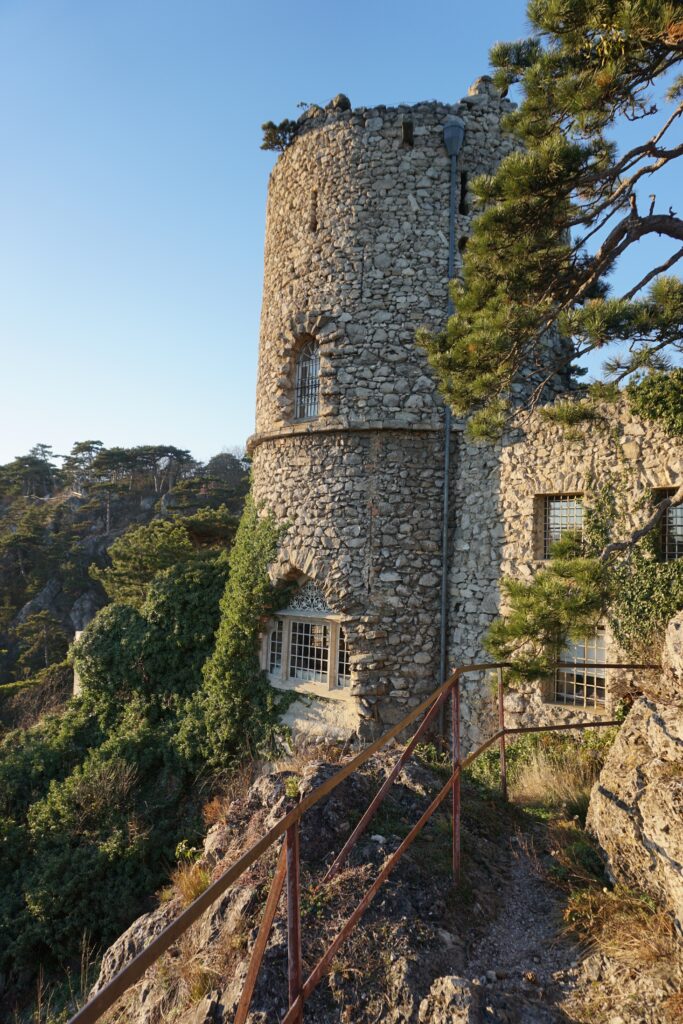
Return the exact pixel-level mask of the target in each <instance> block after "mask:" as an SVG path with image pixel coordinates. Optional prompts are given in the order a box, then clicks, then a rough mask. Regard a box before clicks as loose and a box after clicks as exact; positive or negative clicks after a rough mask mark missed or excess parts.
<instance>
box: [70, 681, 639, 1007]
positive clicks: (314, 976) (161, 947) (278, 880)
mask: <svg viewBox="0 0 683 1024" xmlns="http://www.w3.org/2000/svg"><path fill="white" fill-rule="evenodd" d="M506 667H509V666H508V665H507V664H504V663H499V662H497V663H493V664H472V665H465V666H462V667H460V668H457V669H455V671H454V672H453V673H452V674H451V675H450V676H449V678H448V679H447V680H446V681H445V682H444V683H443V684H442V685H441V686H440V687H439V688H438V689H437V690H435V691H434V692H433V693H432V694H430V696H429V697H427V698H426V699H425V700H423V701H422V702H421V703H420V704H418V706H417V707H415V708H413V710H412V711H410V712H409V713H408V714H407V715H406V716H405V717H404V718H403V719H401V721H400V722H398V723H397V724H396V725H394V726H392V728H391V729H389V730H388V731H387V732H386V733H384V735H382V736H380V737H379V738H378V739H376V740H375V741H374V742H373V743H370V744H369V745H368V746H367V747H365V749H364V750H362V751H361V752H360V753H359V754H356V756H355V757H353V758H351V760H350V761H348V762H347V763H346V764H345V765H342V767H341V768H340V769H339V771H337V772H336V773H335V774H334V775H333V776H331V778H329V779H327V780H326V781H325V782H323V783H322V785H320V786H318V787H317V788H316V789H314V790H312V791H311V792H310V793H309V794H308V795H307V796H305V797H304V798H303V799H302V800H301V801H300V802H299V803H298V804H297V805H296V806H295V807H294V808H293V809H292V810H290V811H289V812H288V813H287V814H285V815H284V817H283V818H281V819H280V820H279V821H278V822H276V824H275V825H273V827H272V828H271V829H270V830H269V831H268V832H267V833H266V834H265V835H264V836H263V837H262V838H261V839H259V840H258V842H256V843H255V844H254V845H253V846H252V847H250V849H248V850H247V851H246V852H245V853H244V854H242V856H241V857H240V858H239V859H238V860H237V861H235V863H234V864H232V865H231V866H230V867H229V868H227V869H226V870H225V871H224V872H223V873H222V874H221V875H220V876H219V877H218V878H217V879H215V880H214V881H213V882H212V883H211V885H209V886H208V888H207V889H205V890H204V892H203V893H201V895H200V896H198V897H197V899H196V900H194V902H192V903H191V904H190V905H189V906H188V907H186V908H185V910H183V911H182V913H180V914H179V915H178V917H176V918H175V919H174V920H173V921H171V923H170V924H169V925H167V926H166V928H164V930H163V931H162V932H160V933H159V935H157V937H156V938H155V939H153V940H152V941H151V942H150V943H149V945H147V946H146V947H145V948H144V949H143V950H141V951H140V952H139V953H138V954H137V955H136V956H135V957H134V958H133V959H132V960H131V961H130V962H129V963H128V964H126V966H125V967H123V968H122V969H121V970H120V971H119V972H118V974H116V975H115V976H114V977H113V978H112V979H111V981H109V982H108V983H107V984H106V985H105V986H104V987H103V988H102V989H100V991H99V992H97V993H96V995H94V996H93V997H92V999H90V1000H89V1002H87V1003H86V1004H85V1006H83V1007H82V1008H81V1009H80V1010H79V1011H78V1012H77V1013H76V1014H75V1015H74V1016H73V1017H72V1018H71V1020H70V1022H69V1024H94V1022H95V1021H98V1020H99V1019H100V1018H101V1017H102V1015H103V1014H104V1013H106V1012H107V1010H109V1009H111V1007H112V1006H113V1005H114V1004H115V1003H116V1001H117V1000H118V999H119V998H120V997H121V996H122V995H123V994H124V993H125V992H126V991H127V990H128V989H129V988H130V987H131V986H132V985H134V984H135V982H136V981H139V979H140V978H141V977H142V976H143V974H144V973H145V971H146V970H147V969H148V968H149V967H151V966H152V964H154V963H155V962H156V961H157V960H158V959H159V958H160V957H161V956H162V955H163V954H164V953H165V952H166V951H167V950H168V949H170V948H171V946H173V945H174V943H175V942H176V941H177V940H178V939H179V938H180V936H181V935H183V934H184V932H186V931H187V929H188V928H189V927H190V925H192V924H193V923H194V922H195V921H196V920H198V918H199V917H201V915H202V914H203V913H204V912H205V911H206V910H207V909H208V908H209V907H210V906H211V905H212V904H213V903H214V902H215V901H216V900H217V899H218V898H219V897H220V896H222V895H223V893H224V892H225V891H226V890H227V889H228V888H230V886H231V885H233V884H234V882H236V881H237V879H238V878H239V877H240V876H241V875H242V874H244V872H245V871H246V870H247V869H248V868H249V867H251V865H252V864H254V863H255V862H256V861H257V860H258V859H259V857H261V856H262V854H264V853H265V852H266V850H268V849H269V848H270V847H271V846H273V845H274V844H275V843H276V842H277V841H278V839H280V837H281V836H284V839H283V841H282V846H281V849H280V854H279V857H278V861H277V866H276V868H275V875H274V877H273V881H272V883H271V887H270V891H269V894H268V898H267V900H266V906H265V909H264V913H263V918H262V920H261V924H260V927H259V931H258V934H257V937H256V941H255V942H254V946H253V948H252V953H251V959H250V962H249V968H248V970H247V976H246V979H245V983H244V987H243V990H242V995H241V998H240V1001H239V1004H238V1007H237V1011H236V1013H235V1017H234V1021H233V1024H244V1022H245V1021H246V1019H247V1016H248V1013H249V1007H250V1005H251V999H252V996H253V993H254V989H255V987H256V981H257V978H258V974H259V970H260V967H261V963H262V960H263V956H264V953H265V950H266V946H267V943H268V938H269V935H270V932H271V929H272V926H273V922H274V920H275V915H276V913H277V907H278V903H279V900H280V896H281V894H282V889H283V886H284V884H285V879H286V882H287V956H288V989H289V1009H288V1010H287V1013H286V1014H285V1016H284V1017H283V1018H282V1021H281V1024H295V1022H299V1021H301V1020H302V1019H303V1010H304V1004H305V1002H306V1000H307V999H308V998H309V997H310V995H311V993H312V992H313V991H314V989H315V988H316V987H317V985H318V984H319V983H320V981H321V980H322V978H323V977H324V976H325V974H326V973H327V970H328V968H329V966H330V964H331V962H332V960H333V958H334V956H335V955H336V953H337V951H338V950H339V948H340V946H341V945H342V944H343V942H344V941H345V940H346V938H347V937H348V935H349V934H350V933H351V932H352V931H353V929H354V927H355V926H356V924H357V923H358V921H359V920H360V918H361V917H362V915H363V914H364V913H365V911H366V909H367V908H368V906H369V905H370V903H371V902H372V900H373V898H374V896H375V895H376V893H377V892H378V890H379V889H380V888H381V886H382V884H383V883H384V882H385V880H386V879H387V878H388V876H389V874H390V873H391V872H392V870H393V869H394V867H395V866H396V864H397V863H398V861H399V860H400V859H401V857H402V856H403V854H404V853H405V851H406V850H407V849H408V847H409V846H410V845H411V844H412V843H413V841H414V840H415V839H416V837H417V836H418V834H419V833H420V831H421V830H422V828H423V827H424V826H425V825H426V823H427V822H428V821H429V819H430V818H431V817H432V815H433V814H434V812H435V811H436V810H437V809H438V808H439V807H440V806H441V804H442V803H443V802H444V800H445V799H446V797H447V796H448V795H449V793H450V794H451V806H452V833H453V839H452V866H453V876H454V878H455V880H456V882H457V881H459V878H460V808H461V799H460V782H461V777H462V772H463V771H464V770H465V768H467V767H468V766H469V765H471V764H472V763H473V762H474V761H475V760H476V759H477V758H478V757H479V756H480V755H481V754H483V753H484V751H485V750H487V749H488V748H489V747H491V746H492V745H493V744H494V743H496V742H497V743H498V744H499V749H500V779H501V791H502V795H503V797H506V796H507V769H506V758H505V744H506V737H507V736H512V735H520V734H523V733H532V732H550V731H560V730H566V729H585V728H596V727H598V728H600V727H603V728H604V727H605V726H614V725H618V724H619V723H618V722H616V721H613V720H605V719H599V720H597V719H596V720H593V721H583V722H571V723H564V724H558V725H543V726H541V725H534V726H522V727H514V728H507V727H506V725H505V703H504V690H503V669H504V668H506ZM556 667H557V668H564V667H574V666H569V665H565V664H564V663H562V662H560V663H558V664H557V666H556ZM583 667H585V668H602V669H624V670H634V669H652V668H655V667H656V666H654V665H633V664H615V663H611V662H600V663H597V662H595V663H590V664H588V663H586V664H585V666H584V664H583V663H582V668H583ZM492 670H496V672H497V675H498V685H497V689H498V693H497V704H498V729H497V731H496V732H495V733H494V734H493V735H492V736H490V737H489V738H488V739H487V740H486V741H485V742H484V743H481V744H480V745H479V746H478V747H477V748H476V749H475V750H474V751H472V752H471V753H470V754H468V756H467V757H465V758H462V756H461V742H460V732H461V729H460V679H461V678H462V676H464V675H467V674H468V673H471V672H489V671H492ZM449 695H452V702H451V754H452V759H451V766H452V770H451V774H450V777H449V779H448V781H447V782H446V783H445V784H444V786H443V787H442V788H441V790H440V791H439V793H438V794H437V795H436V796H435V797H434V799H433V800H432V802H431V803H430V805H429V807H428V808H427V809H426V811H424V813H423V814H422V816H421V817H420V819H419V821H417V823H416V824H415V825H414V826H413V828H412V829H411V830H410V832H408V834H407V835H406V836H405V838H404V839H403V840H402V841H401V843H400V845H399V846H398V847H397V849H396V850H395V851H394V852H393V853H392V854H391V856H390V857H388V858H387V860H386V861H385V863H384V865H383V867H382V869H381V870H380V872H379V874H378V875H377V877H376V878H375V880H374V882H373V883H372V885H371V886H370V888H369V889H368V890H367V892H366V893H365V895H364V896H363V898H362V899H361V900H360V902H359V903H358V905H357V907H356V908H355V910H354V911H353V912H352V914H351V915H350V916H349V917H348V919H347V920H346V922H345V923H344V925H343V926H342V928H341V929H340V931H339V932H338V933H337V935H336V936H335V938H334V939H333V941H332V943H331V944H330V945H329V947H328V948H327V950H326V951H325V953H323V955H322V956H321V957H320V959H319V960H318V962H317V963H316V965H315V967H314V968H313V970H312V971H311V972H310V974H309V975H308V977H307V978H306V979H305V980H304V978H303V967H302V955H301V906H300V884H299V859H300V858H299V822H300V821H301V819H302V818H303V816H304V814H305V813H306V811H308V810H310V808H311V807H313V806H314V805H315V804H317V803H318V802H319V801H320V800H322V799H324V797H326V796H328V795H329V794H330V793H331V792H332V791H333V790H334V789H336V788H337V786H339V785H340V784H341V783H342V782H343V781H344V780H345V779H347V778H348V777H349V776H350V775H352V774H353V773H354V772H355V771H357V770H358V769H359V768H360V767H361V765H363V764H365V762H366V761H368V760H369V759H370V758H371V757H373V756H374V755H375V754H376V753H377V752H378V751H379V750H381V749H382V748H383V747H385V746H386V745H387V744H388V743H389V742H390V741H391V740H392V739H394V738H395V737H397V736H399V735H400V734H401V733H403V732H405V730H406V729H407V728H408V727H409V726H411V725H412V724H413V722H415V721H416V720H417V719H418V718H419V717H420V716H421V715H422V714H423V713H425V712H426V714H425V715H424V718H423V720H422V722H421V724H420V725H419V727H418V729H417V730H416V732H415V734H414V736H413V737H412V739H411V740H410V741H409V743H408V744H407V745H406V747H405V748H404V750H403V751H402V753H401V754H400V756H399V757H398V759H397V761H396V764H395V765H394V767H393V768H392V770H391V772H390V773H389V775H388V776H387V778H386V780H385V781H384V782H383V784H382V785H381V786H380V788H379V790H378V792H377V793H376V794H375V796H374V798H373V800H372V801H371V803H370V805H369V806H368V809H367V810H366V811H365V813H364V814H363V816H362V818H361V819H360V821H359V822H358V824H357V825H356V827H355V828H354V830H353V831H352V833H351V835H350V836H349V838H348V839H347V841H346V843H345V844H344V846H343V848H342V849H341V851H340V852H339V854H338V855H337V857H336V859H335V860H334V862H333V863H332V865H331V867H330V868H329V870H328V872H327V874H326V875H325V878H324V879H323V884H324V883H325V882H327V881H329V880H330V879H331V878H333V877H334V876H335V875H336V874H337V873H338V872H339V871H340V870H341V868H342V867H343V865H344V863H345V862H346V860H347V858H348V856H349V854H350V853H351V850H352V849H353V847H354V846H355V844H356V843H357V841H358V839H359V838H360V836H361V835H362V833H363V832H364V831H365V829H366V828H367V826H368V824H369V822H370V820H371V819H372V817H373V816H374V814H375V813H376V811H377V809H378V807H379V806H380V804H381V803H382V801H383V800H384V798H385V796H386V795H387V793H388V792H389V789H390V788H391V785H392V783H393V782H394V781H395V779H396V777H397V776H398V774H399V772H400V771H401V769H402V768H403V766H404V765H405V763H406V762H407V761H408V759H409V758H410V756H411V754H412V753H413V752H414V750H415V748H416V746H417V744H418V742H419V740H420V739H421V737H423V736H424V735H425V733H426V732H427V730H428V729H429V726H430V725H431V724H432V723H433V721H434V718H435V716H436V715H437V713H438V712H439V710H440V709H441V708H443V707H444V705H445V703H446V701H447V700H448V697H449ZM567 706H568V707H571V705H567Z"/></svg>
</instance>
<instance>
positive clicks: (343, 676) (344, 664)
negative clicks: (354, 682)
mask: <svg viewBox="0 0 683 1024" xmlns="http://www.w3.org/2000/svg"><path fill="white" fill-rule="evenodd" d="M350 681H351V662H350V658H349V647H348V644H347V642H346V633H345V632H344V627H343V626H340V627H339V646H338V649H337V686H348V685H349V682H350Z"/></svg>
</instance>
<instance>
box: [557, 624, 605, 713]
mask: <svg viewBox="0 0 683 1024" xmlns="http://www.w3.org/2000/svg"><path fill="white" fill-rule="evenodd" d="M606 660H607V659H606V656H605V631H604V629H603V628H599V629H598V630H597V631H596V632H595V634H594V635H593V636H591V637H586V639H585V640H582V641H581V642H579V643H569V644H568V645H567V647H565V648H564V650H563V651H562V653H561V655H560V661H563V662H569V663H570V664H571V667H570V668H558V669H556V670H555V679H554V685H553V696H552V699H553V701H554V702H555V703H556V704H571V705H572V706H573V707H581V708H604V706H605V669H604V668H594V667H591V665H592V663H595V662H597V663H601V662H602V663H604V662H605V661H606Z"/></svg>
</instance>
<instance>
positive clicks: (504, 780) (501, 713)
mask: <svg viewBox="0 0 683 1024" xmlns="http://www.w3.org/2000/svg"><path fill="white" fill-rule="evenodd" d="M498 728H499V729H500V741H499V742H500V792H501V796H502V797H503V800H507V798H508V773H507V763H506V759H505V694H504V692H503V670H502V668H499V669H498Z"/></svg>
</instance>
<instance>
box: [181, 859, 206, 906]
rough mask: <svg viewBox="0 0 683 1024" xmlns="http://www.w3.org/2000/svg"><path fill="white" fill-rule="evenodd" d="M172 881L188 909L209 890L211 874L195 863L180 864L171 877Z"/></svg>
mask: <svg viewBox="0 0 683 1024" xmlns="http://www.w3.org/2000/svg"><path fill="white" fill-rule="evenodd" d="M171 881H172V883H173V887H174V889H175V890H176V892H177V893H178V895H179V896H180V902H181V903H182V905H183V906H184V907H187V906H189V905H190V903H192V901H193V900H196V899H197V897H198V896H201V894H202V893H203V892H204V890H205V889H207V888H208V886H209V883H210V881H211V874H210V872H209V871H208V870H207V868H205V867H202V865H201V864H200V863H199V862H198V861H195V863H194V864H179V865H178V867H177V868H176V869H175V871H174V872H173V874H172V875H171Z"/></svg>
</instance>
